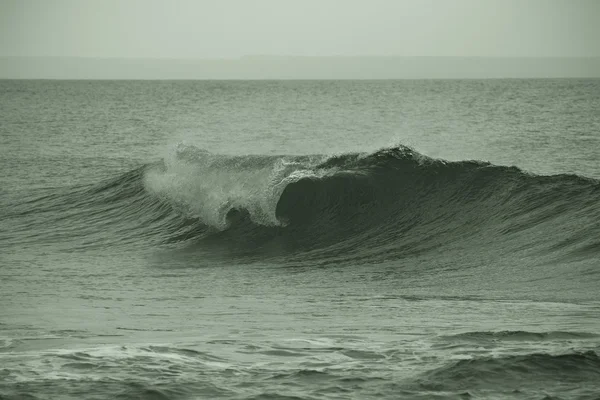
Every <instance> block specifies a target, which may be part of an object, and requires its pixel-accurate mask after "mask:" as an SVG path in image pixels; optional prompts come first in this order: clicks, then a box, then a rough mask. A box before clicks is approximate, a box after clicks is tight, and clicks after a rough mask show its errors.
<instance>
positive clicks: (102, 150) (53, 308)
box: [0, 80, 600, 399]
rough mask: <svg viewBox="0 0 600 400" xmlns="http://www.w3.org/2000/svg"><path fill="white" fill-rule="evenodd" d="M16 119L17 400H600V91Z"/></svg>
mask: <svg viewBox="0 0 600 400" xmlns="http://www.w3.org/2000/svg"><path fill="white" fill-rule="evenodd" d="M0 106H1V109H2V110H3V112H2V115H0V165H1V166H2V170H3V172H4V173H3V174H2V175H1V176H0V184H1V189H0V204H1V208H0V210H1V211H0V397H2V398H9V399H12V398H72V399H79V398H98V399H100V398H128V399H129V398H133V399H135V398H157V399H163V398H164V399H167V398H168V399H195V398H234V399H249V398H253V399H274V398H301V399H322V398H330V399H345V398H378V399H379V398H423V399H429V398H465V397H474V398H514V399H542V398H561V399H562V398H568V399H579V398H581V399H591V398H595V396H597V395H598V393H599V392H600V383H599V382H600V345H599V343H600V329H599V328H600V324H599V323H598V321H599V320H600V319H599V318H598V317H600V302H598V295H597V293H598V292H599V289H600V273H599V270H598V268H599V260H600V240H599V239H598V238H599V237H600V205H599V201H598V200H599V198H600V182H599V181H598V179H599V178H600V167H599V164H598V162H597V160H598V159H600V158H599V156H600V112H598V110H600V81H599V80H489V81H477V80H474V81H373V82H368V81H355V82H353V81H339V82H334V81H322V82H309V81H305V82H183V81H178V82H168V81H164V82H143V81H138V82H128V81H119V82H117V81H114V82H109V81H107V82H101V81H96V82H86V81H0ZM469 160H476V161H469Z"/></svg>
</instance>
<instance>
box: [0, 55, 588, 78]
mask: <svg viewBox="0 0 600 400" xmlns="http://www.w3.org/2000/svg"><path fill="white" fill-rule="evenodd" d="M591 77H600V57H594V58H559V57H547V58H533V57H531V58H498V57H294V56H290V57H288V56H246V57H241V58H237V59H154V58H153V59H145V58H79V57H0V78H3V79H462V78H466V79H468V78H473V79H477V78H591Z"/></svg>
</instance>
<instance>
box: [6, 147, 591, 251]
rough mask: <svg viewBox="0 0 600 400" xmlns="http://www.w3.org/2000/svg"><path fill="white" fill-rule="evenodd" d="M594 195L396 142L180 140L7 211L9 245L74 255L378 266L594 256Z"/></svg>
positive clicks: (584, 186) (575, 185)
mask: <svg viewBox="0 0 600 400" xmlns="http://www.w3.org/2000/svg"><path fill="white" fill-rule="evenodd" d="M599 197H600V182H598V181H596V180H593V179H588V178H585V177H581V176H577V175H553V176H538V175H534V174H529V173H527V172H524V171H522V170H520V169H518V168H516V167H505V166H496V165H492V164H490V163H488V162H482V161H459V162H448V161H445V160H441V159H433V158H429V157H427V156H424V155H422V154H420V153H418V152H417V151H415V150H413V149H411V148H408V147H405V146H397V147H391V148H384V149H381V150H379V151H376V152H374V153H347V154H339V155H334V156H326V155H309V156H275V155H272V156H260V155H248V156H227V155H218V154H212V153H209V152H207V151H205V150H202V149H199V148H197V147H194V146H189V145H179V146H177V147H176V148H175V149H174V150H173V152H172V153H171V154H170V155H169V156H167V157H165V159H164V160H163V161H161V162H158V163H154V164H149V165H145V166H142V167H140V168H137V169H134V170H131V171H129V172H127V173H125V174H123V175H121V176H118V177H114V178H111V179H108V180H106V181H104V182H101V183H99V184H97V185H91V186H78V187H72V188H67V189H64V190H62V191H55V190H54V191H49V192H48V193H46V194H44V195H42V196H37V197H32V198H24V199H20V201H18V202H15V203H14V204H9V205H8V206H7V207H6V213H5V218H6V219H7V220H8V222H10V223H12V225H13V231H12V232H11V237H10V239H9V240H11V241H13V242H14V241H18V240H21V241H23V242H27V241H29V242H31V241H32V240H36V243H38V244H40V243H41V244H43V243H49V244H52V245H56V244H57V243H60V242H68V241H69V239H73V238H74V237H76V238H77V239H78V240H77V243H76V244H73V241H72V240H71V242H70V243H69V251H73V250H76V249H77V248H90V247H101V246H106V245H112V246H120V245H121V246H122V245H130V244H132V243H138V244H139V243H150V244H152V245H155V244H164V245H169V246H172V245H181V244H184V245H186V246H189V245H191V246H200V247H206V248H211V249H217V248H219V249H222V250H224V251H225V252H226V253H228V254H233V253H240V254H248V253H252V254H254V255H258V256H260V255H261V254H262V255H277V256H281V255H293V254H297V253H298V252H301V253H303V257H304V259H307V260H313V261H314V260H318V259H322V258H323V257H328V258H330V259H332V260H333V259H335V258H336V257H346V258H347V257H352V258H353V259H354V260H356V261H361V260H362V261H365V262H366V261H375V262H377V261H381V260H384V259H396V258H401V257H406V256H418V255H421V254H426V253H430V252H432V251H434V250H440V249H445V250H447V251H459V250H460V249H461V248H464V247H465V246H469V247H470V246H476V247H477V246H478V247H479V248H487V249H488V250H489V254H511V253H516V252H523V251H529V252H537V253H538V254H539V253H543V254H546V255H548V254H550V255H554V256H555V258H557V259H558V258H559V257H562V258H565V257H566V258H572V259H581V258H586V257H587V258H590V257H596V256H597V255H598V254H599V253H600V241H598V239H597V238H598V237H600V207H599V206H598V198H599ZM50 231H51V232H52V233H51V234H50V233H49V232H50ZM525 239H527V240H525ZM523 243H527V246H526V247H525V246H524V245H523Z"/></svg>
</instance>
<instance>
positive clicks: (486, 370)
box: [422, 351, 600, 390]
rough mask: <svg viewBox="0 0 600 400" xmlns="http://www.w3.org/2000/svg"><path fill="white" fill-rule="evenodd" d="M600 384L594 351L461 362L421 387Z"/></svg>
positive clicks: (599, 366)
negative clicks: (554, 383) (559, 383)
mask: <svg viewBox="0 0 600 400" xmlns="http://www.w3.org/2000/svg"><path fill="white" fill-rule="evenodd" d="M553 382H561V383H562V384H563V385H566V384H571V385H577V384H579V383H581V384H585V385H587V384H589V383H590V382H595V383H596V385H597V382H600V357H599V356H598V354H597V353H596V352H594V351H586V352H572V353H566V354H558V355H552V354H544V353H534V354H527V355H513V356H504V357H496V358H494V357H485V358H473V359H469V360H460V361H458V362H454V363H452V364H450V365H448V366H445V367H442V368H439V369H436V370H433V371H430V372H427V373H426V374H425V376H424V378H423V380H422V386H423V387H425V388H429V389H431V390H461V389H469V390H472V389H478V388H493V387H503V388H505V387H506V386H507V384H510V385H514V386H517V387H521V386H528V385H533V386H536V385H539V386H540V387H544V386H549V383H553ZM599 388H600V387H599Z"/></svg>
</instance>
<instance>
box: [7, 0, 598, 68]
mask: <svg viewBox="0 0 600 400" xmlns="http://www.w3.org/2000/svg"><path fill="white" fill-rule="evenodd" d="M599 21H600V0H196V1H193V0H0V56H84V57H170V58H215V57H239V56H243V55H256V54H261V55H306V56H311V55H319V56H328V55H399V56H534V57H535V56H595V57H598V56H600V22H599Z"/></svg>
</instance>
